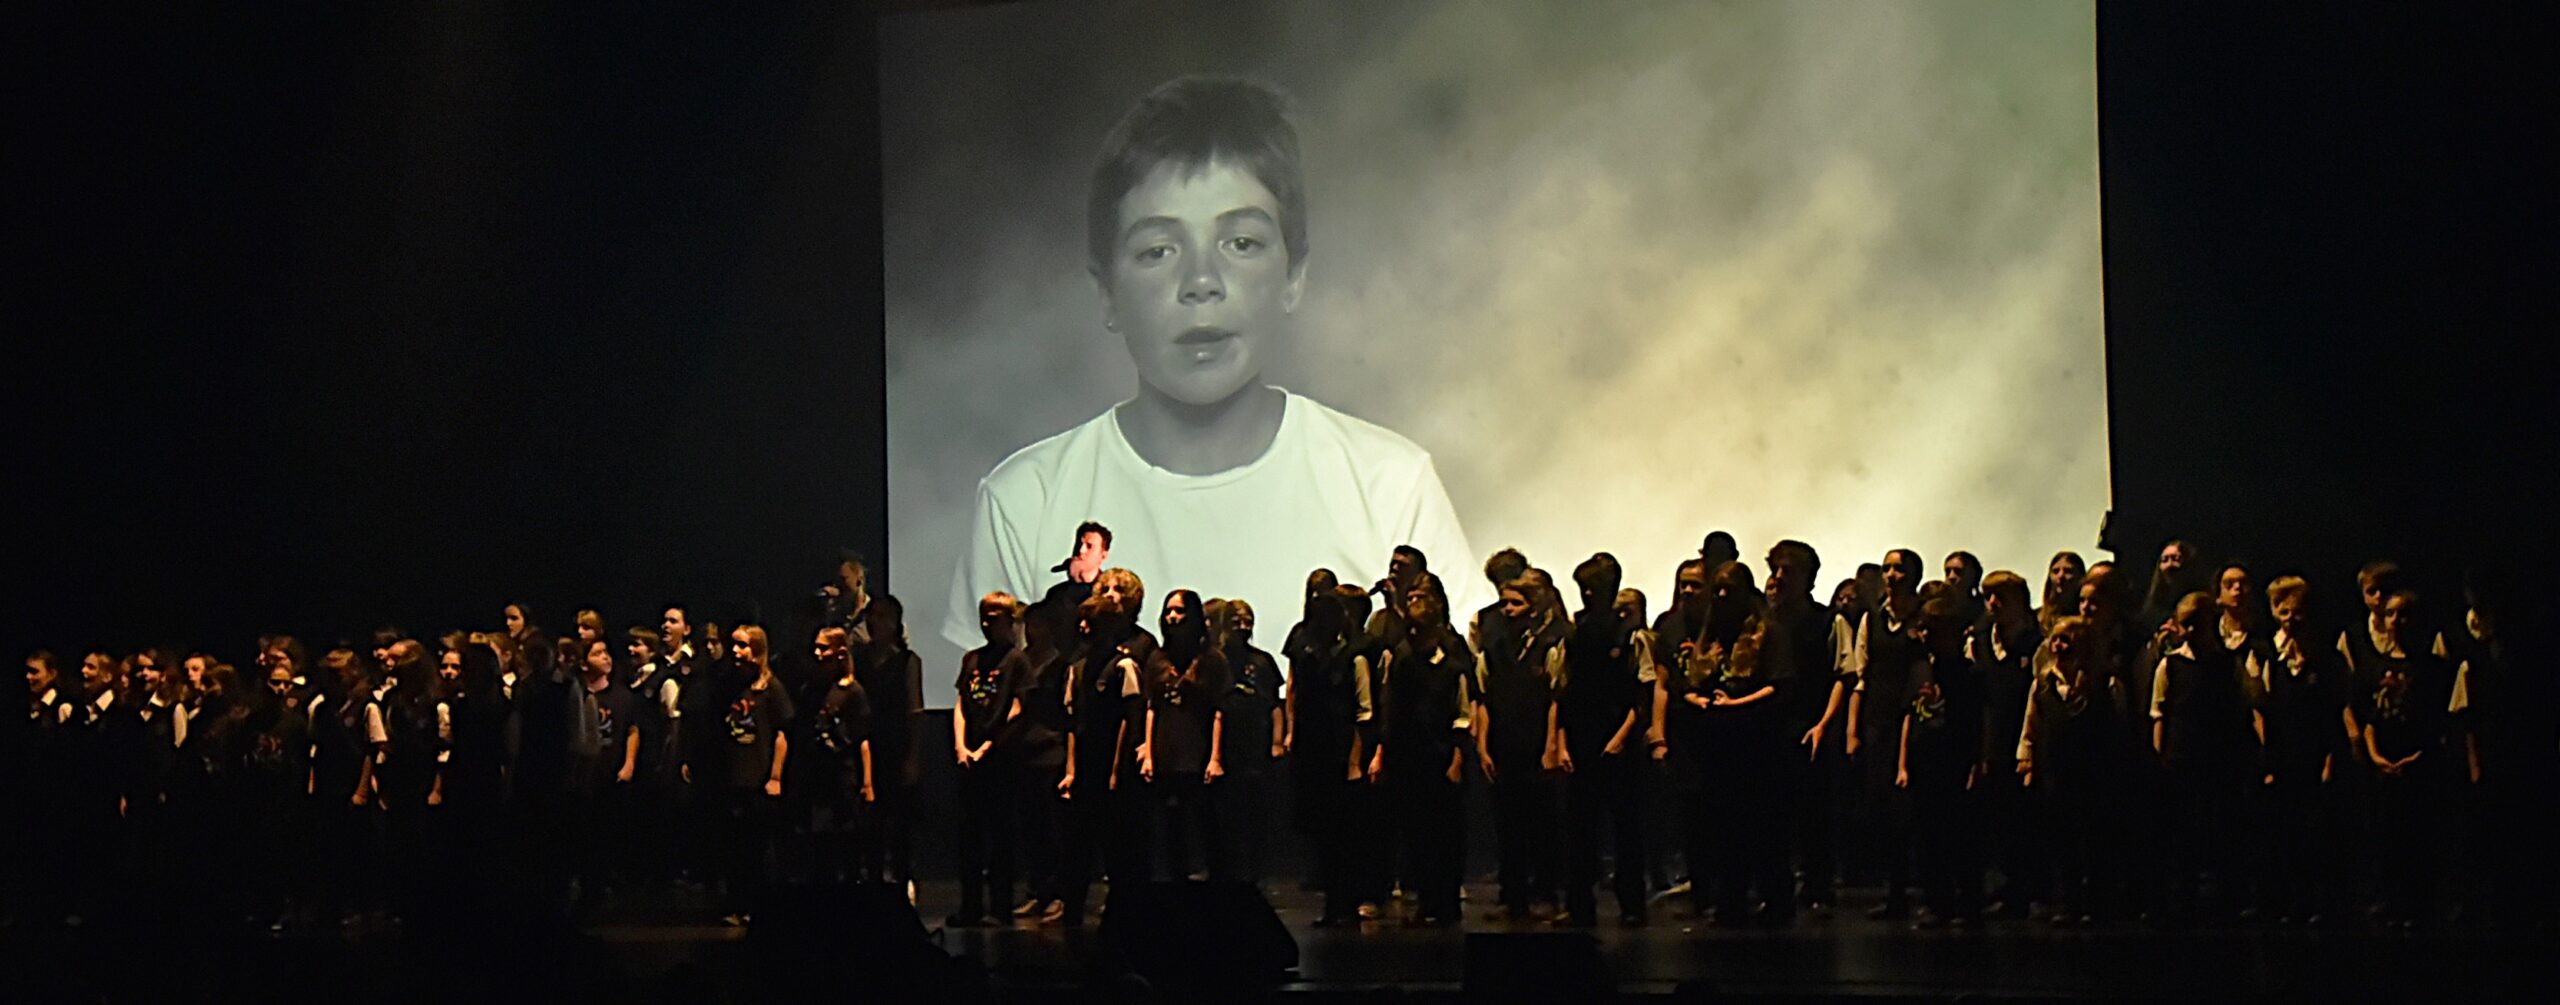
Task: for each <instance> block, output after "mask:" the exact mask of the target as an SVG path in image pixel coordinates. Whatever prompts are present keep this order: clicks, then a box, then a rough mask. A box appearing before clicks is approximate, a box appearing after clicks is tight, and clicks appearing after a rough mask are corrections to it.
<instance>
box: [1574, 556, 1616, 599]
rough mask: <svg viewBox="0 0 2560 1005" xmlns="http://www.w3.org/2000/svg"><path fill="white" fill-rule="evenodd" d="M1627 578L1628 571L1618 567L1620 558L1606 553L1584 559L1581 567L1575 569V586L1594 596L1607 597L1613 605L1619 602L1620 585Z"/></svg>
mask: <svg viewBox="0 0 2560 1005" xmlns="http://www.w3.org/2000/svg"><path fill="white" fill-rule="evenodd" d="M1625 578H1626V571H1625V570H1624V569H1623V568H1621V567H1620V566H1619V565H1618V556H1616V555H1612V554H1609V553H1608V552H1605V551H1603V552H1598V553H1595V554H1593V555H1592V556H1591V557H1590V558H1586V559H1583V560H1582V564H1581V565H1577V566H1574V567H1573V584H1574V585H1575V586H1578V587H1581V588H1582V592H1584V593H1588V594H1592V595H1594V596H1600V595H1606V596H1607V597H1608V598H1609V599H1610V601H1611V602H1612V603H1615V602H1616V601H1617V597H1618V584H1619V583H1620V582H1621V581H1623V580H1624V579H1625Z"/></svg>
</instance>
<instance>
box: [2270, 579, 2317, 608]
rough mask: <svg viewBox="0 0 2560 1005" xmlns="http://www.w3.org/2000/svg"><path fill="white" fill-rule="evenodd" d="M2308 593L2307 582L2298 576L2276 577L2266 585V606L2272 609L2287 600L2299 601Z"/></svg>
mask: <svg viewBox="0 0 2560 1005" xmlns="http://www.w3.org/2000/svg"><path fill="white" fill-rule="evenodd" d="M2310 592H2311V583H2310V581H2309V580H2305V579H2303V578H2302V577H2300V576H2277V577H2276V581H2275V582H2272V583H2268V584H2267V606H2269V607H2273V606H2275V605H2277V604H2281V603H2284V602H2285V601H2287V600H2300V599H2302V598H2303V597H2304V596H2305V595H2307V594H2309V593H2310Z"/></svg>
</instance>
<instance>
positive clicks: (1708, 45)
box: [881, 0, 2107, 678]
mask: <svg viewBox="0 0 2560 1005" xmlns="http://www.w3.org/2000/svg"><path fill="white" fill-rule="evenodd" d="M2095 44H2096V33H2095V17H2094V14H2093V12H2092V8H2091V6H2090V5H2089V4H2087V3H2075V2H2048V0H2015V2H1978V0H1926V2H1884V0H1876V2H1792V0H1790V2H1781V0H1755V2H1732V3H1708V2H1695V0H1657V2H1639V0H1547V2H1528V0H1517V2H1491V0H1427V2H1426V0H1295V2H1271V3H1232V2H1215V3H1165V2H1112V3H1091V2H1052V3H1038V4H1022V5H1014V6H1006V7H1001V8H985V9H975V10H967V11H954V12H944V13H935V14H928V15H918V16H910V17H902V18H895V19H891V20H890V21H889V22H887V24H886V25H885V26H884V28H883V31H882V62H881V74H882V131H883V136H882V147H883V151H884V158H885V163H884V169H885V176H884V177H885V181H884V186H885V203H886V205H885V214H886V248H885V255H886V259H887V305H888V307H887V309H888V319H887V320H888V347H887V353H888V380H889V384H888V387H889V401H888V421H889V473H890V474H889V478H890V483H889V490H890V514H889V519H890V523H889V527H890V536H891V547H892V549H893V551H894V553H895V555H894V558H895V581H894V582H892V583H891V584H890V587H891V588H892V589H894V590H895V591H896V592H897V593H898V594H899V595H900V596H901V597H902V599H904V600H906V602H907V604H908V617H909V619H910V623H911V624H912V625H915V626H921V627H920V628H919V630H917V631H916V632H915V633H914V634H915V636H916V638H917V640H918V644H919V646H920V647H922V648H924V650H925V656H926V658H927V660H928V661H929V662H930V663H931V664H932V665H933V666H934V667H935V671H934V676H936V677H945V678H947V676H948V675H949V673H950V669H949V668H950V666H951V665H952V663H953V662H954V661H956V659H957V653H956V652H949V651H946V649H947V646H946V644H945V643H943V642H941V641H940V639H939V638H938V637H936V636H937V633H935V632H934V631H932V630H931V627H932V626H936V625H939V624H940V623H941V621H942V617H943V607H944V605H945V600H946V597H945V594H946V592H947V591H948V589H949V587H950V579H949V577H950V574H951V568H952V563H953V561H954V560H955V559H956V557H957V555H958V554H959V551H960V545H961V542H962V540H963V538H964V537H965V535H966V533H967V530H968V524H969V518H970V509H971V505H972V502H973V500H974V496H975V490H976V485H977V481H978V479H979V478H980V477H982V476H983V475H985V474H986V472H987V471H988V469H990V468H991V467H993V466H994V465H995V463H996V462H997V461H999V460H1002V459H1003V458H1004V457H1005V456H1006V455H1007V454H1009V453H1011V452H1012V451H1013V450H1015V449H1018V448H1020V447H1022V446H1024V445H1026V444H1028V443H1030V442H1032V441H1034V440H1036V439H1038V438H1040V437H1043V436H1047V435H1049V434H1051V433H1055V432H1058V431H1059V430H1062V429H1065V428H1067V427H1069V426H1071V425H1074V424H1076V423H1077V422H1080V421H1083V420H1085V419H1088V418H1091V417H1093V416H1094V415H1096V414H1098V413H1100V412H1101V411H1102V410H1103V409H1104V408H1106V407H1109V406H1110V405H1111V404H1112V403H1113V402H1116V401H1119V400H1121V399H1124V398H1126V397H1128V396H1129V395H1131V394H1133V393H1135V390H1136V377H1135V376H1134V374H1133V373H1132V371H1131V368H1130V365H1129V362H1128V359H1127V356H1126V355H1125V353H1124V352H1123V351H1122V349H1121V348H1120V344H1119V341H1118V339H1117V337H1116V336H1114V335H1112V334H1111V333H1108V332H1105V331H1104V330H1103V329H1102V326H1101V323H1100V317H1101V306H1100V301H1099V299H1098V297H1097V296H1096V294H1095V292H1094V290H1093V287H1092V284H1091V282H1090V280H1089V279H1087V277H1086V275H1085V271H1084V261H1085V259H1084V250H1083V249H1084V240H1083V235H1084V220H1083V206H1084V184H1085V179H1086V174H1087V172H1088V171H1089V170H1090V167H1091V165H1092V162H1093V158H1094V156H1095V153H1096V152H1097V149H1098V147H1099V145H1100V142H1101V138H1102V134H1103V133H1104V131H1105V130H1107V129H1108V128H1109V127H1110V125H1111V123H1112V122H1113V121H1114V120H1116V119H1117V118H1118V117H1119V115H1120V114H1121V113H1122V112H1123V111H1124V110H1126V108H1127V107H1128V105H1129V104H1130V103H1131V102H1132V101H1133V100H1134V99H1135V98H1136V97H1137V96H1138V95H1140V94H1142V93H1144V92H1145V91H1146V90H1147V89H1149V88H1151V87H1153V86H1154V85H1156V84H1157V83H1160V82H1162V81H1163V80H1165V79H1167V78H1170V77H1173V76H1176V75H1179V74H1183V73H1204V72H1206V73H1236V74H1243V75H1247V76H1251V77H1255V78H1258V79H1261V80H1264V81H1267V82H1269V83H1272V84H1275V85H1277V86H1279V87H1280V88H1281V89H1283V90H1284V91H1286V92H1288V93H1289V94H1290V95H1291V96H1292V97H1293V98H1294V99H1295V102H1296V105H1297V109H1298V126H1299V130H1300V135H1301V138H1302V141H1303V144H1304V157H1305V168H1306V178H1307V188H1308V195H1309V211H1308V224H1309V241H1308V244H1309V247H1310V249H1311V253H1310V257H1309V261H1308V267H1309V270H1310V271H1309V278H1308V288H1307V299H1306V302H1305V303H1304V304H1303V305H1302V307H1301V309H1300V312H1299V317H1300V318H1301V321H1300V324H1299V330H1298V332H1297V337H1296V342H1295V344H1294V345H1290V346H1286V347H1280V348H1279V349H1278V351H1277V352H1275V353H1274V355H1273V357H1272V359H1273V361H1272V363H1271V364H1270V367H1269V369H1268V370H1267V371H1266V374H1267V375H1268V377H1269V378H1270V379H1271V380H1272V381H1274V382H1276V383H1279V384H1282V385H1284V386H1287V387H1289V388H1291V389H1293V390H1297V391H1301V392H1304V393H1306V394H1309V395H1311V396H1313V397H1315V398H1317V399H1318V400H1321V401H1324V402H1326V403H1328V404H1331V405H1333V406H1335V407H1337V408H1341V409H1343V410H1345V411H1349V412H1351V413H1353V414H1356V415H1359V416H1362V417H1364V418H1368V419H1371V420H1374V421H1377V422H1379V423H1382V424H1384V425H1386V426H1388V427H1389V428H1392V429H1395V430H1397V431H1399V432H1401V433H1403V434H1405V435H1406V436H1408V437H1411V438H1412V439H1414V440H1415V441H1416V442H1418V443H1420V444H1421V445H1422V446H1423V447H1425V448H1426V449H1428V450H1430V451H1431V452H1432V454H1433V456H1434V458H1435V459H1436V460H1437V462H1438V465H1439V469H1440V474H1441V477H1442V479H1443V480H1444V482H1445V483H1446V484H1447V486H1448V489H1449V494H1450V497H1451V498H1452V500H1454V502H1455V503H1456V505H1457V508H1458V515H1459V517H1460V518H1461V519H1462V520H1463V521H1464V522H1465V524H1466V528H1467V532H1468V534H1469V537H1470V538H1471V540H1473V541H1474V543H1475V544H1476V545H1477V546H1478V547H1479V548H1481V549H1485V550H1488V551H1490V550H1491V549H1493V548H1497V547H1501V546H1503V545H1515V546H1518V547H1520V548H1522V549H1524V550H1525V551H1527V552H1528V554H1529V556H1530V557H1531V558H1532V559H1534V560H1536V561H1537V562H1538V563H1539V564H1541V565H1544V566H1547V567H1549V568H1551V569H1554V570H1557V571H1558V572H1559V573H1562V572H1565V571H1567V570H1569V569H1570V568H1571V567H1572V566H1573V564H1574V563H1576V562H1578V561H1580V560H1581V559H1582V558H1583V557H1584V556H1586V555H1588V554H1590V553H1591V552H1592V551H1594V550H1599V549H1607V550H1610V551H1612V552H1615V553H1616V554H1617V555H1618V557H1619V558H1620V559H1621V560H1622V561H1624V562H1625V563H1626V564H1627V567H1628V579H1629V585H1633V586H1638V587H1641V588H1643V589H1645V590H1646V591H1647V592H1648V593H1649V594H1652V595H1654V596H1655V597H1656V598H1657V599H1656V604H1657V609H1659V608H1658V605H1659V603H1660V600H1659V598H1660V596H1661V594H1662V591H1663V590H1664V589H1665V588H1666V587H1667V586H1668V584H1669V581H1670V578H1671V573H1672V569H1673V566H1674V565H1675V564H1676V563H1677V562H1678V561H1679V559H1681V558H1682V557H1684V556H1686V555H1688V554H1690V553H1693V552H1694V550H1695V549H1696V547H1697V542H1698V539H1699V537H1700V536H1701V535H1702V534H1703V532H1705V531H1706V530H1708V529H1710V528H1724V529H1727V530H1730V531H1732V532H1733V533H1734V535H1735V536H1736V537H1737V538H1739V539H1740V540H1741V541H1742V544H1743V548H1744V549H1745V551H1746V552H1747V553H1749V554H1751V555H1752V556H1753V557H1754V558H1755V559H1756V556H1757V553H1758V552H1759V551H1760V550H1761V549H1764V548H1765V547H1766V546H1767V544H1768V543H1769V542H1770V541H1772V540H1774V539H1776V538H1778V537H1783V536H1794V537H1801V538H1804V539H1806V540H1808V541H1811V542H1813V543H1814V544H1815V545H1816V546H1817V547H1819V548H1821V549H1822V551H1823V553H1824V556H1825V560H1826V563H1827V564H1826V569H1825V574H1824V580H1825V583H1826V586H1825V592H1826V594H1827V588H1828V586H1827V584H1828V583H1829V582H1830V581H1832V580H1834V579H1836V578H1837V577H1839V576H1842V575H1846V574H1847V573H1848V572H1849V571H1850V569H1851V568H1852V567H1853V566H1854V564H1855V563H1857V562H1860V561H1873V560H1875V559H1876V558H1877V557H1878V556H1880V555H1881V554H1882V553H1883V552H1884V550H1885V549H1887V548H1889V547H1894V546H1898V545H1910V546H1913V547H1917V548H1920V549H1922V550H1923V551H1925V552H1927V553H1928V554H1929V556H1930V558H1931V560H1932V567H1933V568H1934V565H1935V558H1936V557H1937V556H1939V555H1942V554H1944V553H1945V552H1946V551H1949V550H1952V549H1955V548H1970V549H1972V550H1974V551H1975V552H1977V553H1978V554H1980V555H1981V556H1982V557H1983V559H1984V560H1985V561H1986V562H1988V563H1990V564H1991V565H1992V566H1993V567H1995V568H1998V567H2010V568H2016V569H2019V570H2020V571H2022V572H2026V573H2027V574H2028V578H2029V579H2030V581H2035V580H2038V579H2040V574H2039V571H2038V570H2041V568H2042V566H2043V563H2044V560H2045V558H2046V556H2047V555H2049V554H2050V553H2051V552H2052V551H2054V550H2055V549H2058V548H2066V547H2068V548H2085V547H2087V546H2089V545H2090V544H2091V543H2092V540H2093V538H2094V535H2095V529H2096V526H2097V523H2098V519H2099V517H2100V515H2101V514H2102V513H2103V512H2104V511H2105V509H2106V507H2107V469H2106V463H2107V462H2106V428H2105V402H2104V398H2103V394H2104V381H2103V376H2104V375H2103V371H2102V367H2103V359H2102V353H2103V333H2102V328H2101V316H2102V315H2101V304H2100V283H2099V253H2098V247H2099V246H2098V168H2097V83H2096V66H2095V61H2096V56H2095ZM1065 544H1066V543H1065V542H1060V543H1059V547H1060V553H1061V554H1063V553H1064V549H1065ZM1433 558H1434V560H1435V564H1445V565H1447V566H1448V567H1449V569H1450V571H1451V572H1452V573H1463V572H1464V571H1465V570H1467V569H1470V568H1472V567H1474V566H1475V565H1476V564H1477V563H1478V561H1480V558H1481V556H1433ZM1757 564H1758V563H1757V562H1756V561H1755V562H1754V565H1755V566H1756V565H1757ZM1150 585H1151V587H1153V589H1151V590H1150V592H1151V593H1154V592H1160V591H1161V590H1163V589H1169V588H1171V587H1173V586H1178V585H1180V584H1150ZM1283 627H1285V626H1283V625H1276V624H1275V625H1274V626H1272V629H1273V630H1272V632H1271V634H1272V635H1273V636H1274V637H1275V638H1276V637H1277V635H1278V634H1279V630H1280V629H1281V628H1283Z"/></svg>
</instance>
